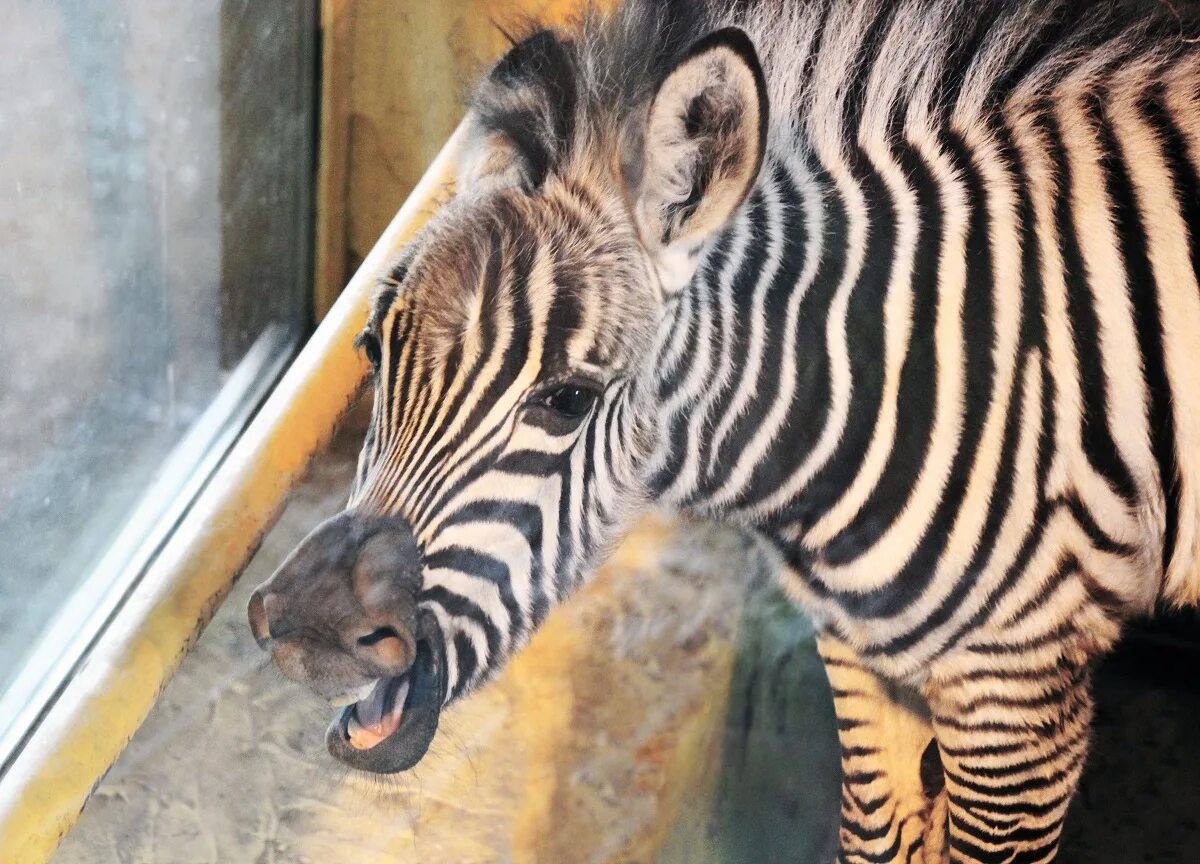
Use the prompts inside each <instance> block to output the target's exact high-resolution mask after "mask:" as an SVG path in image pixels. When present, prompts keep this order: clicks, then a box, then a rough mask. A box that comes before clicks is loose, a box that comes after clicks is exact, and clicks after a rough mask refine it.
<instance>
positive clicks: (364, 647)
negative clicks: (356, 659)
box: [355, 626, 416, 674]
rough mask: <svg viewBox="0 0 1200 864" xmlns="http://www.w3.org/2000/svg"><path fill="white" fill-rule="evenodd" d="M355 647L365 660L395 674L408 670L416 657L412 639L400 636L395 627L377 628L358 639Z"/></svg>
mask: <svg viewBox="0 0 1200 864" xmlns="http://www.w3.org/2000/svg"><path fill="white" fill-rule="evenodd" d="M355 645H356V646H357V647H358V653H359V654H360V655H361V656H363V657H364V658H365V659H367V660H369V661H370V662H371V663H373V664H375V665H376V666H379V667H380V668H382V669H385V670H387V671H389V672H392V673H395V674H399V673H401V672H404V671H405V670H407V669H408V667H409V666H411V665H412V661H413V658H414V657H415V656H416V650H415V647H416V646H414V645H413V644H412V639H411V638H405V637H404V636H402V635H400V633H399V631H397V630H396V629H395V628H394V627H387V626H384V627H377V628H375V629H374V630H372V631H371V632H370V633H367V634H366V635H365V636H360V637H359V638H358V639H356V640H355Z"/></svg>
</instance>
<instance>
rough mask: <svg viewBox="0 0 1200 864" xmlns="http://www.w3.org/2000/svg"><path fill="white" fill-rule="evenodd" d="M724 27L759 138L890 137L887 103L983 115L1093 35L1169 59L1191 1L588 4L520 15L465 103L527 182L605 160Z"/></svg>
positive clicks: (1186, 29)
mask: <svg viewBox="0 0 1200 864" xmlns="http://www.w3.org/2000/svg"><path fill="white" fill-rule="evenodd" d="M730 25H732V26H737V27H740V28H742V29H743V30H745V31H746V32H747V33H748V34H749V35H750V37H751V39H752V40H753V41H754V43H755V45H756V46H757V49H758V51H759V54H760V61H761V62H762V66H763V70H764V73H765V76H766V80H767V84H768V90H769V96H770V99H769V102H770V108H771V118H770V119H771V125H770V130H771V132H770V141H771V145H772V146H773V147H774V148H776V149H779V148H784V149H794V148H797V147H799V148H802V149H808V148H810V147H813V148H816V149H818V150H821V149H826V148H831V147H832V148H834V150H835V151H837V152H840V151H841V150H842V149H843V148H844V147H845V146H847V144H848V143H850V142H851V141H852V140H853V136H854V134H855V133H857V134H858V135H860V136H861V135H862V134H864V131H867V132H869V131H870V130H871V129H876V130H878V131H880V132H881V133H882V134H887V133H886V130H887V129H888V127H889V126H891V125H894V124H895V122H896V121H897V119H898V118H897V117H895V116H894V113H895V111H894V109H895V108H896V106H897V105H903V106H905V110H906V112H907V114H908V119H909V120H910V121H915V122H918V123H919V124H921V125H929V123H930V121H933V120H934V119H936V118H945V117H946V116H948V115H952V114H955V113H957V114H958V115H959V116H960V117H964V118H973V119H978V118H981V117H985V116H986V114H987V112H989V111H993V110H995V109H996V108H997V107H998V106H999V104H1000V103H1001V102H1002V101H1003V99H1005V98H1009V97H1010V96H1014V95H1015V96H1017V97H1020V96H1023V97H1024V98H1027V99H1031V100H1036V99H1037V98H1046V96H1047V94H1048V93H1049V92H1050V90H1051V89H1052V88H1053V86H1054V85H1055V84H1056V83H1058V82H1059V81H1060V80H1061V79H1062V78H1064V77H1065V76H1066V75H1067V74H1068V73H1070V72H1071V71H1073V70H1074V69H1075V67H1076V66H1077V64H1078V62H1079V60H1080V59H1081V58H1082V57H1085V56H1090V57H1094V56H1095V50H1094V49H1096V48H1097V47H1098V46H1102V45H1111V50H1110V52H1109V56H1110V57H1111V58H1112V59H1114V60H1115V59H1118V58H1120V57H1128V56H1129V55H1130V54H1131V53H1136V54H1138V55H1144V56H1146V57H1147V58H1149V59H1151V60H1153V61H1155V63H1156V64H1161V63H1164V62H1170V60H1172V59H1174V58H1175V57H1177V56H1178V55H1179V54H1180V52H1182V51H1184V50H1187V49H1189V48H1190V47H1193V45H1194V43H1195V42H1196V41H1197V40H1196V37H1197V36H1198V35H1200V2H1197V0H1170V2H1168V0H1091V2H1088V0H1041V2H1029V0H795V2H781V0H769V2H768V0H758V2H755V0H692V2H688V0H627V2H624V3H621V4H620V5H619V6H618V8H617V9H616V10H614V11H611V12H605V11H601V10H599V9H597V8H596V7H595V6H594V5H591V4H588V5H587V6H586V7H585V8H584V10H583V11H582V12H581V13H580V14H579V15H578V16H577V17H576V19H575V20H574V21H573V22H572V23H571V24H569V25H568V26H567V27H565V28H562V29H560V30H556V31H551V30H548V29H547V28H545V27H543V26H542V25H540V24H539V23H537V22H536V21H530V22H527V23H526V24H524V25H523V27H522V29H521V30H520V31H518V33H516V34H514V35H510V37H509V38H510V39H512V40H513V42H514V46H515V47H514V49H513V51H512V52H511V53H510V55H508V56H507V57H506V58H504V59H503V60H501V61H500V63H499V64H498V65H497V66H496V67H495V68H494V69H493V71H492V73H491V74H490V75H488V76H485V78H484V79H483V80H482V81H481V82H480V84H479V85H478V86H477V87H476V89H475V90H474V92H473V94H472V96H471V98H470V105H471V107H472V108H473V109H474V111H475V112H476V114H477V116H479V117H480V118H481V119H482V123H483V125H484V127H485V129H486V130H488V131H501V132H504V133H506V134H508V135H510V137H513V138H514V140H515V141H516V143H517V145H518V147H519V148H520V149H521V150H523V151H525V152H526V153H527V154H530V155H532V156H533V162H534V171H533V177H532V179H533V180H534V181H540V179H541V177H543V176H544V175H545V172H546V171H548V170H552V169H555V168H561V167H563V166H564V165H565V164H566V163H567V162H573V163H576V164H581V163H582V164H605V165H611V164H614V163H613V161H612V158H613V157H614V156H615V155H619V154H617V153H616V152H615V151H616V150H617V149H618V148H619V146H620V144H621V141H622V140H623V138H622V136H623V133H624V131H625V130H626V129H627V125H628V123H629V121H630V120H631V118H635V117H637V116H640V112H642V111H644V110H645V107H646V105H647V104H648V103H649V101H650V99H651V98H652V96H653V94H654V92H655V91H656V88H657V87H658V85H659V83H660V82H661V81H662V80H663V78H664V77H665V76H666V74H667V73H668V72H669V71H670V70H671V69H672V68H673V66H674V65H675V63H676V62H677V61H678V60H679V58H680V57H681V56H682V55H683V54H684V53H685V52H686V51H687V49H688V47H689V46H690V45H691V44H693V43H694V42H696V41H697V40H698V39H700V38H702V37H703V36H704V35H706V34H707V33H709V32H711V31H713V30H715V29H717V28H720V27H724V26H730ZM1020 85H1024V87H1022V86H1020ZM864 121H865V122H864ZM532 185H534V186H536V185H538V183H537V182H533V183H532Z"/></svg>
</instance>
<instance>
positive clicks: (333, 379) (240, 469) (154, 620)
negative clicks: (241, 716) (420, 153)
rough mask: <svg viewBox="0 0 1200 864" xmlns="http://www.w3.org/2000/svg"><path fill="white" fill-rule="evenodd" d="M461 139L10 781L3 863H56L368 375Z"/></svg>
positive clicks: (437, 164)
mask: <svg viewBox="0 0 1200 864" xmlns="http://www.w3.org/2000/svg"><path fill="white" fill-rule="evenodd" d="M460 138H461V135H460V133H458V132H456V133H455V134H454V135H453V136H451V138H450V140H449V141H448V142H447V144H446V145H445V147H444V148H443V149H442V151H441V153H440V155H439V156H438V157H437V159H436V160H435V161H434V162H433V164H432V165H431V166H430V168H429V170H428V171H427V172H426V173H425V175H424V177H423V178H422V180H421V182H420V183H419V184H418V185H417V187H416V188H415V189H414V190H413V192H412V194H411V195H410V196H409V198H408V200H407V201H406V202H405V204H404V206H403V207H402V208H401V209H400V211H399V213H397V214H396V216H395V218H394V219H393V220H392V222H391V224H390V225H389V226H388V228H387V230H386V231H384V233H383V235H382V236H381V237H380V238H379V241H378V242H377V243H376V244H375V247H374V249H373V250H372V251H371V253H370V255H369V256H368V257H367V258H366V260H365V261H364V262H363V265H362V267H361V268H359V270H358V272H357V273H356V274H355V276H354V278H353V279H352V280H351V281H350V283H349V285H348V286H347V288H346V290H345V291H344V292H343V293H342V295H341V296H340V298H339V299H338V300H337V302H336V303H335V304H334V306H333V308H332V309H331V310H330V312H329V314H328V315H327V316H326V318H325V320H324V321H323V322H322V323H321V326H320V327H319V328H318V329H317V331H316V333H315V334H314V335H313V337H312V339H311V340H310V341H309V343H308V344H307V345H306V346H305V348H304V350H303V351H302V352H301V353H300V355H299V357H298V358H297V359H296V361H295V362H294V363H293V365H292V367H291V368H290V369H289V370H288V372H287V374H286V375H285V376H284V377H283V379H282V381H281V382H280V384H279V386H278V387H277V388H276V389H275V390H274V392H273V393H272V395H271V396H270V398H269V399H268V400H267V401H266V403H265V404H264V406H263V407H262V409H261V410H260V411H259V413H258V415H257V416H256V417H255V419H254V421H253V422H252V423H251V425H250V427H249V429H248V430H247V431H246V433H245V434H244V435H243V436H242V438H241V439H240V440H239V441H238V443H237V445H236V446H235V447H234V448H233V451H232V452H231V453H230V455H229V457H228V458H227V459H226V461H225V463H224V464H223V465H222V466H221V468H220V469H219V470H218V472H217V473H216V474H215V475H214V477H213V478H212V480H211V482H210V483H209V485H208V486H207V488H206V489H205V491H204V492H203V493H202V495H201V496H200V499H199V500H198V501H197V502H196V505H195V506H194V507H193V509H192V510H191V512H190V513H189V514H188V516H187V517H186V518H185V520H184V523H183V524H182V525H181V527H180V530H179V531H178V532H177V533H176V534H175V535H174V536H173V537H172V539H171V541H170V542H169V543H168V545H167V546H166V548H165V549H164V550H163V553H162V554H161V555H160V556H159V557H158V558H157V559H156V561H155V563H154V564H153V565H152V567H151V569H150V570H149V571H148V572H147V574H146V576H145V578H144V579H143V580H142V581H141V582H140V583H139V585H138V587H137V589H136V590H135V592H134V593H133V595H132V596H131V597H130V598H129V599H128V600H127V601H126V603H125V605H124V606H123V607H122V608H121V610H120V612H119V613H118V615H117V617H116V618H115V620H114V621H113V622H112V624H111V626H109V627H108V628H107V629H106V630H105V632H104V634H103V635H102V636H101V638H100V640H99V642H98V643H97V644H96V646H94V649H93V651H92V652H91V654H90V655H89V657H88V659H87V661H86V663H85V664H84V666H83V668H82V669H81V670H80V671H79V673H78V674H77V675H76V676H75V677H74V678H73V679H72V680H71V681H70V682H69V683H68V684H67V686H66V688H65V690H64V691H63V693H62V694H61V695H60V697H59V699H58V700H57V702H56V703H55V705H54V708H53V710H52V711H51V712H50V714H49V715H48V716H47V717H46V718H45V719H44V721H43V722H42V723H41V724H40V725H39V726H38V728H37V729H36V731H35V732H34V734H33V736H32V737H31V738H30V740H29V741H28V743H27V744H26V746H25V748H24V749H23V750H22V751H21V754H20V755H19V756H18V758H17V760H16V761H15V762H14V763H13V765H12V766H11V768H10V769H9V770H8V771H7V772H6V773H5V775H4V777H3V778H2V779H0V862H5V864H7V862H20V864H37V862H41V861H45V860H47V859H48V858H49V857H50V856H51V855H52V854H53V852H54V849H55V848H56V847H57V845H58V843H59V841H60V840H61V839H62V837H63V835H64V834H65V833H66V832H67V831H68V830H69V829H70V827H71V825H72V824H74V822H75V819H76V817H77V816H78V814H79V811H80V810H81V809H82V807H83V805H84V803H85V801H86V800H87V797H88V795H89V794H91V792H92V790H93V789H94V788H95V785H96V784H97V782H98V781H99V780H100V778H101V777H102V776H103V775H104V773H105V772H106V771H107V770H108V769H109V767H110V766H111V765H112V764H113V762H114V761H115V760H116V758H117V756H118V755H120V753H121V751H122V750H123V749H124V747H125V745H126V744H127V743H128V742H129V739H130V738H131V737H132V736H133V734H134V732H136V731H137V728H138V727H139V726H140V725H141V723H142V721H143V720H144V719H145V718H146V715H147V714H148V713H149V711H150V708H151V707H152V706H153V704H154V700H155V699H156V698H157V696H158V694H159V692H160V691H161V690H162V687H163V686H164V684H165V683H166V681H167V679H168V678H169V677H170V676H171V674H172V673H173V672H174V671H175V669H176V668H177V667H178V665H179V663H180V661H181V660H182V659H183V656H184V655H185V654H186V653H187V651H188V649H189V648H190V647H191V645H192V644H193V643H194V642H195V640H196V638H197V636H198V635H199V633H200V631H201V629H203V627H204V625H205V624H207V623H208V621H209V619H210V618H211V617H212V614H213V612H214V611H215V610H216V608H217V606H218V605H219V604H220V602H221V600H222V599H223V598H224V597H225V595H226V594H227V593H228V591H229V588H230V586H231V585H232V581H233V574H237V573H240V572H241V570H242V568H243V567H245V565H246V563H247V562H248V561H249V560H250V557H251V556H252V555H253V554H254V551H255V550H256V549H257V547H258V544H259V541H260V540H261V538H262V536H263V535H264V534H265V533H266V531H267V529H268V528H270V526H271V524H272V523H273V521H274V520H275V518H276V517H277V516H278V514H279V512H280V510H281V509H282V507H283V504H284V500H285V498H286V496H287V494H288V491H289V490H290V489H291V488H292V486H293V485H294V484H295V483H296V481H297V480H298V479H299V478H300V477H301V475H302V474H303V473H304V471H305V469H306V468H307V466H308V464H309V461H310V460H311V459H312V457H313V456H314V454H316V453H318V452H319V451H320V450H321V449H322V448H323V447H324V446H325V445H326V444H327V443H328V441H329V439H330V438H331V436H332V435H333V432H334V429H335V428H336V426H337V423H338V420H339V419H340V418H341V417H342V416H343V414H344V413H345V412H346V411H347V410H348V408H349V407H350V406H351V405H352V404H353V402H354V400H355V398H356V396H357V394H358V393H359V392H360V390H361V387H362V384H363V380H364V378H365V375H366V367H365V364H364V362H363V361H362V359H361V358H360V357H359V356H358V354H357V352H354V351H352V350H350V347H349V346H350V343H351V341H352V339H353V338H354V335H355V333H356V332H357V331H358V330H359V329H360V328H361V327H362V324H363V322H364V321H365V319H366V314H367V304H368V300H369V297H370V293H371V290H372V285H373V281H374V278H375V276H376V275H378V274H379V272H380V271H381V270H382V269H383V268H384V267H385V266H386V264H387V262H388V260H389V259H390V258H391V256H392V255H394V254H395V253H396V251H397V250H398V249H399V247H400V246H401V245H402V244H403V243H404V242H405V241H406V240H407V239H408V238H409V237H410V236H412V234H413V233H414V232H415V231H416V230H417V229H418V228H419V227H420V226H421V225H422V224H423V223H424V222H425V220H426V219H427V218H428V217H429V215H430V213H431V212H432V211H433V209H434V208H435V207H436V205H437V204H438V203H440V201H442V200H444V197H445V196H446V194H447V193H448V190H449V186H450V178H451V169H452V166H453V162H454V154H455V152H456V150H457V147H458V142H459V140H460Z"/></svg>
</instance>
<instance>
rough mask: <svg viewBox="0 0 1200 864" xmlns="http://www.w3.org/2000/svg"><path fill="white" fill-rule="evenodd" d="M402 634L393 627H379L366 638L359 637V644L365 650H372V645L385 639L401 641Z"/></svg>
mask: <svg viewBox="0 0 1200 864" xmlns="http://www.w3.org/2000/svg"><path fill="white" fill-rule="evenodd" d="M399 638H400V634H399V633H397V632H396V631H395V630H393V629H392V628H391V627H379V628H378V629H375V630H372V631H371V632H370V633H368V634H367V635H366V636H359V637H358V644H359V645H361V646H362V647H363V648H370V647H371V646H372V645H375V644H378V643H379V642H382V641H383V640H384V639H399Z"/></svg>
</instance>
